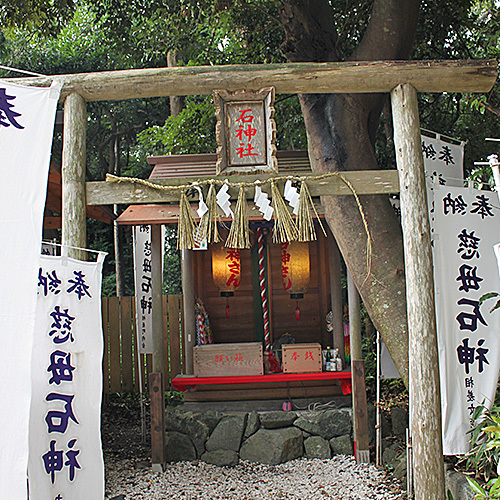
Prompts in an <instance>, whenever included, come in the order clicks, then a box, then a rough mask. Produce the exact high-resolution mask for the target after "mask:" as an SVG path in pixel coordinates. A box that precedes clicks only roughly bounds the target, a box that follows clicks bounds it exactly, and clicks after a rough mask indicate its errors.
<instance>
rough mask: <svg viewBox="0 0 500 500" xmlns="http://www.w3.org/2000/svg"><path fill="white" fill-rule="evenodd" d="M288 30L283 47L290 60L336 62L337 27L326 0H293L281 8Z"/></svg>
mask: <svg viewBox="0 0 500 500" xmlns="http://www.w3.org/2000/svg"><path fill="white" fill-rule="evenodd" d="M280 16H281V21H282V24H283V27H284V29H285V33H286V41H285V42H284V44H283V45H282V47H281V49H282V51H283V53H284V54H285V56H286V57H287V58H288V60H289V61H291V62H304V61H311V62H328V61H329V62H335V61H338V57H337V52H336V50H335V47H336V43H337V31H336V28H335V20H334V18H333V12H332V9H331V8H330V5H329V3H328V2H325V1H324V0H290V1H288V2H285V4H284V5H283V8H282V10H281V12H280Z"/></svg>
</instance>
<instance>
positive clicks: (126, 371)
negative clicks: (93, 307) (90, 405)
mask: <svg viewBox="0 0 500 500" xmlns="http://www.w3.org/2000/svg"><path fill="white" fill-rule="evenodd" d="M182 324H183V318H182V308H181V297H180V296H179V295H168V296H163V335H164V337H163V340H164V344H163V345H164V359H165V379H166V381H168V385H167V384H165V385H166V387H167V388H168V387H169V386H170V381H171V380H172V379H173V378H174V377H175V376H176V375H178V374H180V373H181V372H182V366H183V359H182V358H183V353H182V347H181V346H182V331H183V328H182ZM102 329H103V335H104V357H103V364H102V369H103V392H104V394H110V393H117V392H127V393H133V392H139V387H140V383H141V382H142V389H143V390H146V389H147V380H148V374H149V373H150V371H151V369H152V355H151V354H140V355H139V356H140V360H138V349H137V338H136V322H135V297H103V298H102ZM139 367H140V369H141V372H140V373H139Z"/></svg>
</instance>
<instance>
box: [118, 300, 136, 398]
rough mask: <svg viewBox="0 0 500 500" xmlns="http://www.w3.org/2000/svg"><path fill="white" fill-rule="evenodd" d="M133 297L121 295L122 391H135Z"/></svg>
mask: <svg viewBox="0 0 500 500" xmlns="http://www.w3.org/2000/svg"><path fill="white" fill-rule="evenodd" d="M132 300H133V299H132V297H121V299H120V306H121V332H122V391H124V392H133V390H134V377H133V364H132V363H133V358H132V342H133V340H134V329H133V328H132V322H133V316H132Z"/></svg>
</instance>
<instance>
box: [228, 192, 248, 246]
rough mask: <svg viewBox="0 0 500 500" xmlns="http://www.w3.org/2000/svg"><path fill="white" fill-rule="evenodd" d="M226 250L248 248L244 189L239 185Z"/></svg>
mask: <svg viewBox="0 0 500 500" xmlns="http://www.w3.org/2000/svg"><path fill="white" fill-rule="evenodd" d="M225 246H226V247H228V248H250V228H249V226H248V218H247V200H246V198H245V188H244V187H243V184H240V191H239V193H238V201H237V202H236V208H235V209H234V219H233V222H232V224H231V229H230V230H229V236H228V237H227V240H226V245H225Z"/></svg>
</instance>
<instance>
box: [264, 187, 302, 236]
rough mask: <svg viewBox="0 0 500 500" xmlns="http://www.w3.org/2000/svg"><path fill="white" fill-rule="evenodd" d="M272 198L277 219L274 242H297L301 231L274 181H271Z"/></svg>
mask: <svg viewBox="0 0 500 500" xmlns="http://www.w3.org/2000/svg"><path fill="white" fill-rule="evenodd" d="M271 196H272V207H273V209H274V219H275V222H274V232H273V241H274V242H275V243H286V242H289V241H296V240H297V238H298V236H299V231H298V229H297V226H296V225H295V222H294V221H293V219H292V216H291V215H290V212H289V211H288V208H287V207H286V203H285V201H284V200H283V198H282V196H281V194H280V192H279V190H278V188H277V186H276V184H275V182H274V181H271Z"/></svg>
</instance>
